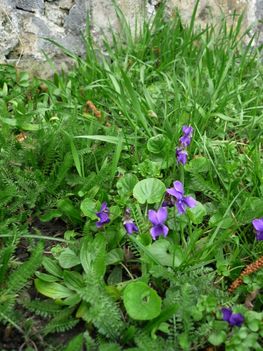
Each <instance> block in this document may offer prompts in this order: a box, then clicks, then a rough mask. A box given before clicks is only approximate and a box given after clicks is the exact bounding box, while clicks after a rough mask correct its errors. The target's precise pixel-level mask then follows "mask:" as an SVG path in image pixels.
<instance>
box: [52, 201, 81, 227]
mask: <svg viewBox="0 0 263 351" xmlns="http://www.w3.org/2000/svg"><path fill="white" fill-rule="evenodd" d="M57 206H58V209H59V210H60V211H61V212H62V213H63V214H64V215H65V216H67V217H68V218H69V219H70V220H71V222H72V223H75V224H79V223H81V217H80V211H79V210H78V209H76V208H75V207H74V205H73V203H72V201H71V200H70V199H61V200H59V201H58V202H57Z"/></svg>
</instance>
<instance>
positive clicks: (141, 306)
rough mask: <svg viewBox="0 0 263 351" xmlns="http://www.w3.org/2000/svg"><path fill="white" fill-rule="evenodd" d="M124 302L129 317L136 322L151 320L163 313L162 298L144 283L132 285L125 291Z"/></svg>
mask: <svg viewBox="0 0 263 351" xmlns="http://www.w3.org/2000/svg"><path fill="white" fill-rule="evenodd" d="M123 302H124V306H125V308H126V311H127V313H128V315H129V316H130V317H131V318H133V319H135V320H140V321H145V320H151V319H153V318H155V317H157V316H159V314H160V313H161V304H162V300H161V298H160V296H159V295H158V294H157V292H156V291H155V290H154V289H152V288H150V287H149V286H148V285H147V284H145V283H143V282H134V283H133V282H132V283H130V284H129V285H128V286H127V287H126V288H125V289H124V292H123Z"/></svg>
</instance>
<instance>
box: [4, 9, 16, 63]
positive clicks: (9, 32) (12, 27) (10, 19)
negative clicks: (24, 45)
mask: <svg viewBox="0 0 263 351" xmlns="http://www.w3.org/2000/svg"><path fill="white" fill-rule="evenodd" d="M0 33H1V36H0V57H2V58H3V57H5V56H7V55H8V54H9V53H10V52H11V51H12V50H14V49H15V47H16V46H17V45H18V44H19V39H20V38H19V20H18V19H17V18H16V15H15V13H12V11H10V12H9V11H8V8H6V9H1V8H0Z"/></svg>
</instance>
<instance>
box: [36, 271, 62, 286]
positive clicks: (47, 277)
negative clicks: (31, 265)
mask: <svg viewBox="0 0 263 351" xmlns="http://www.w3.org/2000/svg"><path fill="white" fill-rule="evenodd" d="M35 274H36V276H37V277H38V278H39V279H41V280H43V281H44V282H48V283H53V282H56V281H58V280H59V278H58V277H55V276H54V275H50V274H46V273H41V272H36V273H35Z"/></svg>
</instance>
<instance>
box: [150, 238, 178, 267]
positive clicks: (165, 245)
mask: <svg viewBox="0 0 263 351" xmlns="http://www.w3.org/2000/svg"><path fill="white" fill-rule="evenodd" d="M170 248H171V243H170V242H169V241H167V240H157V241H155V242H154V243H153V244H152V245H151V246H150V247H148V250H149V252H150V253H151V254H152V255H153V256H154V257H155V258H156V259H157V260H158V261H159V262H160V264H162V265H163V266H170V267H172V265H173V255H172V253H171V252H170V250H169V249H170Z"/></svg>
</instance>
